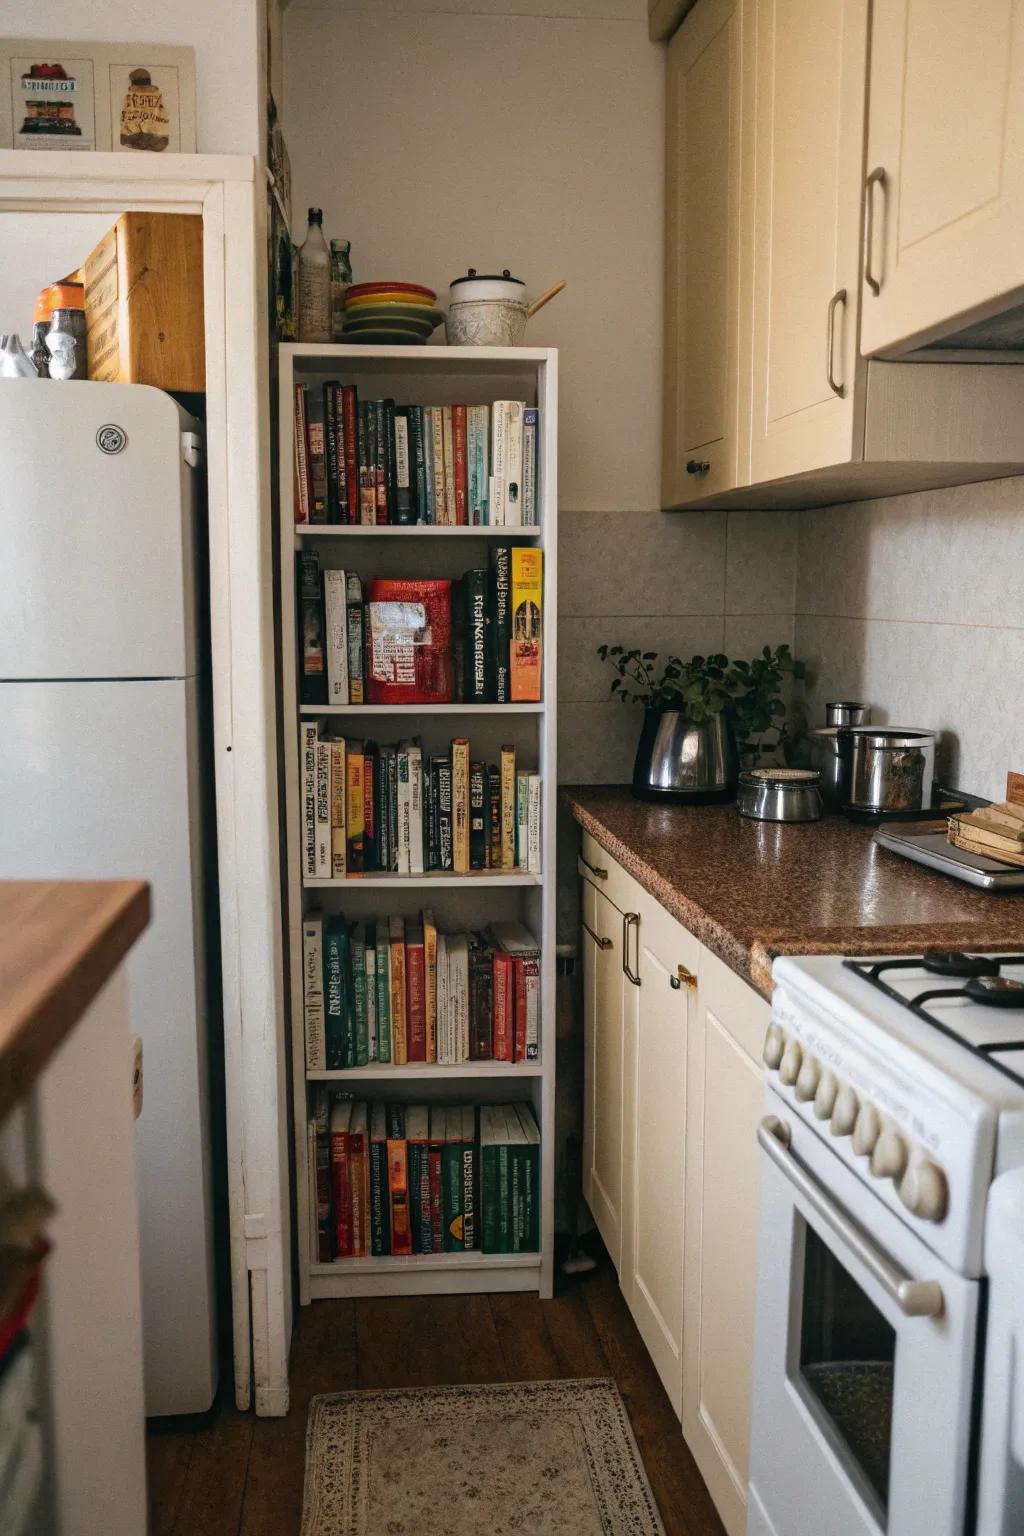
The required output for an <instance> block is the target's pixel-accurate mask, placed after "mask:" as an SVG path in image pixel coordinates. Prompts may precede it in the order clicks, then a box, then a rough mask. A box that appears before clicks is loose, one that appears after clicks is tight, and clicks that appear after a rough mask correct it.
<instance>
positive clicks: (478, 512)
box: [294, 380, 540, 528]
mask: <svg viewBox="0 0 1024 1536" xmlns="http://www.w3.org/2000/svg"><path fill="white" fill-rule="evenodd" d="M539 431H540V416H539V412H538V410H537V408H536V407H534V406H529V405H527V404H526V403H525V401H522V400H495V401H494V403H493V405H396V403H395V401H394V400H360V399H359V397H358V394H357V391H356V388H355V386H354V385H353V384H339V383H338V382H337V381H336V380H331V381H329V382H328V383H326V384H323V385H316V384H297V385H296V386H295V413H294V433H295V456H294V457H295V521H296V522H297V523H364V524H391V523H395V524H399V525H401V524H412V523H431V524H438V525H445V524H447V525H449V526H452V527H457V526H460V525H469V526H473V525H475V526H481V527H486V526H492V527H510V528H511V527H529V526H531V525H534V524H536V522H537V517H538V503H539V498H538V488H537V486H538V482H537V466H538V439H539Z"/></svg>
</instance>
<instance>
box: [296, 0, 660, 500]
mask: <svg viewBox="0 0 1024 1536" xmlns="http://www.w3.org/2000/svg"><path fill="white" fill-rule="evenodd" d="M478 3H479V0H478ZM475 8H476V7H474V9H475ZM484 8H486V10H487V11H489V12H494V14H487V15H483V14H466V13H464V14H451V12H452V10H453V9H454V7H453V5H452V4H450V3H449V4H448V5H446V6H445V7H444V14H441V13H440V8H439V7H437V8H434V7H431V8H428V6H427V5H426V4H424V3H416V0H404V4H403V5H402V6H401V7H399V6H396V5H393V6H392V7H391V8H390V9H388V10H384V9H383V7H382V6H379V7H376V8H374V10H373V11H372V13H371V12H370V11H367V10H349V9H346V8H345V7H344V6H342V5H336V4H332V5H329V6H323V7H319V6H315V5H309V4H306V3H301V0H300V3H294V4H292V5H291V6H290V7H289V9H288V10H287V12H286V13H285V74H284V107H283V118H284V126H285V135H286V138H287V142H288V148H289V153H290V155H291V162H292V172H293V200H292V201H293V210H294V214H295V218H296V223H299V222H300V221H301V223H303V224H304V222H305V219H304V214H305V209H306V208H307V207H308V206H309V205H310V204H318V205H320V206H322V207H323V209H324V223H325V231H326V233H327V235H328V237H331V236H340V237H347V238H349V239H351V241H352V253H353V266H354V272H355V276H356V280H357V281H359V280H363V281H368V280H373V279H377V278H380V277H397V278H402V279H405V280H409V281H413V282H422V283H426V284H428V285H429V286H430V287H432V288H435V289H437V291H438V293H439V294H440V295H441V297H442V300H443V301H444V302H447V290H448V284H449V283H450V282H451V280H452V278H454V277H457V276H458V275H459V274H460V273H464V272H465V271H466V269H467V267H469V266H474V267H476V268H477V269H478V270H480V271H495V270H497V271H500V270H501V269H502V268H503V267H508V268H510V269H511V271H512V272H513V273H515V274H516V275H517V276H519V277H522V278H524V279H525V280H526V283H527V285H528V288H529V292H530V294H531V295H536V294H537V293H539V292H541V291H542V290H543V289H544V288H547V287H548V286H549V285H550V284H551V283H553V282H555V281H556V280H557V279H558V278H561V277H564V278H565V279H566V281H567V283H568V288H567V290H566V292H565V293H563V294H562V295H561V296H560V297H559V298H558V299H556V300H555V301H554V303H552V304H551V305H549V306H548V308H546V309H545V310H543V311H542V312H541V313H540V314H539V315H538V316H537V317H536V319H535V320H534V321H532V322H531V325H530V330H529V333H528V334H529V339H530V341H532V342H534V343H536V344H538V345H550V346H557V347H559V348H561V392H560V420H561V441H560V444H559V447H560V465H559V481H560V502H561V505H562V507H564V508H567V509H572V510H581V509H583V510H600V511H605V510H615V511H622V510H627V509H640V510H647V511H650V510H651V509H653V508H656V507H657V506H658V505H659V490H658V464H659V444H660V412H661V407H660V378H661V283H662V166H663V145H662V138H663V132H664V126H663V110H664V49H663V47H662V46H661V45H660V44H652V43H651V42H649V41H648V37H647V20H646V9H645V7H644V6H643V4H642V0H641V3H637V0H603V3H601V4H600V5H593V6H591V5H587V6H583V5H581V4H567V5H566V4H559V5H558V6H557V9H558V10H559V11H560V12H561V13H562V14H560V15H558V16H543V15H535V14H532V15H527V14H515V15H510V14H497V12H498V11H499V10H500V11H502V12H522V11H526V10H530V11H537V10H539V9H543V8H545V7H544V3H543V0H505V3H499V0H492V3H490V4H486V5H484V4H479V9H481V10H482V9H484ZM547 8H548V9H554V8H555V7H553V6H551V5H550V4H549V5H548V6H547ZM403 10H404V11H406V14H402V11H403ZM582 11H586V13H587V19H583V18H582V17H581V16H580V14H579V13H580V12H582ZM413 12H414V13H415V14H412V13H413ZM566 12H569V13H572V12H576V13H577V14H576V15H572V14H570V15H566V14H565V13H566ZM609 14H611V15H612V16H614V17H616V18H618V19H603V18H604V17H607V16H608V15H609ZM623 17H625V18H628V19H622V18H623ZM595 18H596V19H595ZM293 233H294V234H295V235H296V237H297V238H298V239H300V240H301V238H302V234H301V230H299V229H296V230H295V231H293Z"/></svg>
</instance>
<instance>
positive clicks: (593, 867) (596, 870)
mask: <svg viewBox="0 0 1024 1536" xmlns="http://www.w3.org/2000/svg"><path fill="white" fill-rule="evenodd" d="M580 863H581V864H582V865H584V866H585V868H587V869H589V870H590V873H591V874H592V875H593V876H594V877H595V878H596V879H598V880H607V879H608V871H607V870H606V869H601V868H600V867H599V866H598V865H597V864H591V862H590V860H589V859H585V858H584V857H583V855H582V853H581V854H580Z"/></svg>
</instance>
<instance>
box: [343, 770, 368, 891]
mask: <svg viewBox="0 0 1024 1536" xmlns="http://www.w3.org/2000/svg"><path fill="white" fill-rule="evenodd" d="M346 766H347V772H346V782H347V784H348V814H347V823H346V824H347V827H348V868H349V871H350V872H351V873H353V874H358V873H359V872H360V871H361V870H362V867H363V834H364V831H365V828H364V825H363V752H362V742H359V743H358V750H356V747H349V749H348V753H347V765H346Z"/></svg>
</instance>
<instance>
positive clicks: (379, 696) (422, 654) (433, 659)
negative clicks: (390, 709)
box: [366, 577, 454, 704]
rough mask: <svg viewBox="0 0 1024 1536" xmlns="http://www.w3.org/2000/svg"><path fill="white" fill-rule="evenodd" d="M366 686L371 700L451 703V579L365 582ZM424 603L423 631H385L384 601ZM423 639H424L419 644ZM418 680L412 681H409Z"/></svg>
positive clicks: (385, 702) (379, 702)
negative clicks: (382, 621) (382, 622)
mask: <svg viewBox="0 0 1024 1536" xmlns="http://www.w3.org/2000/svg"><path fill="white" fill-rule="evenodd" d="M366 602H367V609H368V623H367V651H368V655H367V689H368V694H369V697H368V700H367V702H368V703H370V704H447V703H450V702H451V699H452V696H453V691H454V690H453V666H452V584H451V582H450V581H448V580H444V579H426V580H414V579H412V578H408V579H407V578H401V577H375V578H373V579H372V580H371V581H368V582H367V583H366ZM400 603H406V604H416V605H421V606H422V608H423V613H424V618H425V628H424V631H423V633H422V634H419V635H410V634H409V633H408V632H407V631H405V630H401V631H395V630H392V631H391V632H390V633H385V629H384V626H383V625H378V624H377V623H375V619H376V618H377V617H378V615H380V614H382V613H383V614H384V615H385V616H386V614H387V612H388V609H387V608H382V605H385V604H387V605H391V606H392V607H395V606H397V605H398V604H400ZM421 641H422V642H425V643H421ZM410 679H414V681H410Z"/></svg>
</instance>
